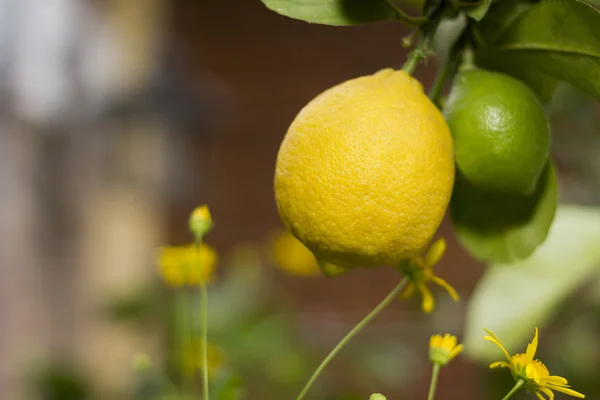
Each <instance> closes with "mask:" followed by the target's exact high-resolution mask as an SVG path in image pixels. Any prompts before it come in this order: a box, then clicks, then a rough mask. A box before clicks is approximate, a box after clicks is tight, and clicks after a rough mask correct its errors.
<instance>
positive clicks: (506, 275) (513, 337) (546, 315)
mask: <svg viewBox="0 0 600 400" xmlns="http://www.w3.org/2000/svg"><path fill="white" fill-rule="evenodd" d="M599 267H600V209H598V208H592V207H580V206H566V205H565V206H561V207H559V209H558V211H557V213H556V221H555V222H554V224H553V226H552V229H551V230H550V234H549V235H548V240H546V242H545V243H544V244H543V245H542V246H540V247H539V248H538V249H537V250H536V252H535V253H534V254H533V255H532V256H531V257H530V258H528V259H527V260H524V261H521V262H518V263H515V264H512V265H506V264H504V265H493V266H490V267H489V268H488V270H487V271H486V274H485V275H484V276H483V278H482V279H481V280H480V281H479V283H478V285H477V287H476V289H475V292H474V294H473V296H472V298H471V300H470V301H469V304H468V309H467V322H466V328H465V341H464V344H465V352H466V354H467V355H468V356H470V357H472V358H474V359H477V360H480V361H485V362H489V361H491V360H501V359H503V358H504V356H503V355H502V353H501V352H500V350H499V349H498V347H496V346H495V345H494V344H492V343H489V342H486V341H484V340H483V336H484V335H485V333H484V331H483V328H486V329H489V330H491V331H492V332H494V333H495V334H496V335H497V336H498V338H499V339H500V340H501V341H502V344H503V345H504V346H505V347H506V348H507V350H508V351H509V352H510V353H512V354H514V353H520V352H524V350H525V347H524V344H525V343H526V341H529V340H531V338H532V337H533V330H534V327H536V326H537V327H540V328H541V327H543V325H544V324H545V323H547V322H548V321H549V319H550V318H551V317H552V315H553V312H554V311H555V310H556V309H557V306H558V305H559V304H560V303H561V302H562V301H563V300H564V299H566V298H567V297H568V296H570V295H571V294H572V293H573V292H574V291H575V290H576V289H577V288H578V287H579V285H580V284H581V283H582V282H584V281H585V280H587V279H589V277H590V276H592V275H593V274H594V273H595V271H596V269H597V268H599ZM542 334H543V332H542Z"/></svg>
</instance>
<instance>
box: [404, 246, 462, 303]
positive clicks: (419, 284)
mask: <svg viewBox="0 0 600 400" xmlns="http://www.w3.org/2000/svg"><path fill="white" fill-rule="evenodd" d="M445 251H446V242H445V240H444V239H443V238H441V239H439V240H438V241H436V242H435V243H434V244H433V245H432V246H431V247H430V248H429V251H428V252H427V254H426V255H425V258H423V257H417V258H415V259H414V260H407V261H406V262H404V263H402V264H401V265H400V271H402V273H403V274H404V275H405V276H406V277H407V278H408V279H409V280H410V282H409V284H408V285H407V286H406V289H405V290H404V292H403V293H402V294H401V295H400V297H401V298H403V299H407V298H409V297H411V296H412V295H413V294H414V293H415V289H416V290H418V291H419V292H420V293H421V296H423V301H422V305H421V307H422V308H423V311H424V312H426V313H430V312H432V311H433V309H434V307H435V300H434V298H433V295H432V294H431V290H429V287H427V284H428V283H429V282H430V281H431V282H433V283H435V284H437V285H439V286H441V287H442V288H444V289H446V291H447V292H448V294H450V297H452V299H453V300H454V301H458V300H459V297H458V293H456V290H454V288H453V287H452V286H451V285H450V284H449V283H448V282H446V281H445V280H443V279H442V278H440V277H439V276H437V275H435V274H434V273H433V266H434V265H435V264H437V263H438V262H439V261H440V260H441V258H442V256H443V255H444V253H445Z"/></svg>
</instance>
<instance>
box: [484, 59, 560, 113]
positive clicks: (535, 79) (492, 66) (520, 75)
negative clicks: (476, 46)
mask: <svg viewBox="0 0 600 400" xmlns="http://www.w3.org/2000/svg"><path fill="white" fill-rule="evenodd" d="M476 60H477V61H476V62H477V64H478V65H479V66H481V67H483V68H485V69H488V70H491V71H496V72H501V73H504V74H507V75H510V76H512V77H514V78H517V79H519V80H520V81H521V82H523V83H525V84H526V85H527V86H529V87H530V88H531V90H533V91H534V92H535V93H536V94H537V96H538V97H539V99H540V100H541V101H542V102H543V103H548V102H549V101H550V100H552V96H553V95H554V90H555V89H556V87H557V85H558V83H559V82H560V80H559V79H557V78H555V77H553V76H551V75H548V74H546V73H544V72H541V71H540V70H539V69H537V68H535V66H533V67H532V66H531V65H525V64H523V63H521V61H520V60H517V59H515V58H507V57H506V55H505V54H504V53H503V52H496V51H493V50H486V49H483V50H479V51H478V52H477V53H476Z"/></svg>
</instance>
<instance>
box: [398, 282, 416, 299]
mask: <svg viewBox="0 0 600 400" xmlns="http://www.w3.org/2000/svg"><path fill="white" fill-rule="evenodd" d="M413 294H415V284H414V282H409V283H408V285H406V289H404V291H403V292H402V293H400V298H401V299H410V298H411V297H412V295H413Z"/></svg>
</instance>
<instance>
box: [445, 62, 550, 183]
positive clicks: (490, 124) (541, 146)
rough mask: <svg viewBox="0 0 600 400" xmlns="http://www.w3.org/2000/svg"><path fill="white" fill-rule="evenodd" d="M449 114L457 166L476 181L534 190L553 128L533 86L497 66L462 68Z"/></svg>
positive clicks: (449, 101) (449, 104)
mask: <svg viewBox="0 0 600 400" xmlns="http://www.w3.org/2000/svg"><path fill="white" fill-rule="evenodd" d="M444 116H445V117H446V121H447V122H448V126H449V127H450V131H451V132H452V136H453V138H454V147H455V152H456V163H457V165H458V168H459V169H460V171H461V172H462V174H463V175H464V176H465V177H466V178H467V179H468V180H469V181H470V182H471V183H472V184H474V185H476V186H478V187H480V188H482V189H485V190H490V191H497V192H504V193H520V194H530V193H532V192H533V190H534V189H535V187H536V183H537V181H538V178H539V177H540V175H541V173H542V172H543V170H544V167H545V165H546V163H547V161H548V155H549V153H550V132H549V130H548V122H547V121H546V115H545V113H544V109H543V107H542V105H541V103H540V101H539V100H538V99H537V97H536V95H535V94H534V92H533V91H532V90H531V89H529V87H527V86H526V85H525V84H524V83H522V82H521V81H519V80H517V79H515V78H512V77H510V76H508V75H504V74H500V73H496V72H491V71H485V70H481V69H471V70H466V71H461V72H459V73H458V75H457V76H456V78H455V80H454V83H453V85H452V89H451V91H450V95H449V97H448V99H447V101H446V102H445V104H444Z"/></svg>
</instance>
